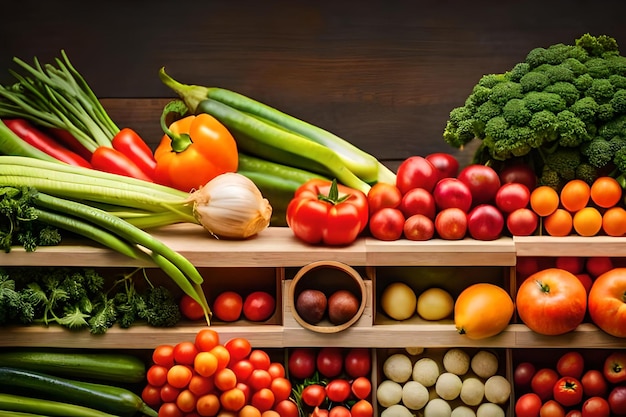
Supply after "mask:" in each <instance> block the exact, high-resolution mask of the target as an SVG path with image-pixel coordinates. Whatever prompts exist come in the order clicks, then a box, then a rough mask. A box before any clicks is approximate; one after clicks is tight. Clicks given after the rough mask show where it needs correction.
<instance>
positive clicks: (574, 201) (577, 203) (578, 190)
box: [560, 179, 591, 213]
mask: <svg viewBox="0 0 626 417" xmlns="http://www.w3.org/2000/svg"><path fill="white" fill-rule="evenodd" d="M590 195H591V187H589V184H587V183H586V182H585V181H583V180H579V179H575V180H570V181H568V182H567V183H565V185H564V186H563V188H562V189H561V195H560V198H561V204H562V205H563V207H565V209H566V210H568V211H569V212H570V213H574V212H577V211H578V210H580V209H582V208H583V207H585V206H586V205H587V203H588V202H589V196H590Z"/></svg>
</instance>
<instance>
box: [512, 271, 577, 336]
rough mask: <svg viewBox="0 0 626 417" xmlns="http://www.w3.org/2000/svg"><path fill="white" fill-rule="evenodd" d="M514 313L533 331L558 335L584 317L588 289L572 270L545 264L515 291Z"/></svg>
mask: <svg viewBox="0 0 626 417" xmlns="http://www.w3.org/2000/svg"><path fill="white" fill-rule="evenodd" d="M516 305H517V313H518V314H519V317H520V319H522V321H523V322H524V323H525V324H526V325H527V326H528V327H529V328H530V329H531V330H533V331H535V332H537V333H539V334H545V335H559V334H563V333H567V332H570V331H572V330H574V329H575V328H576V327H577V326H578V325H579V324H580V323H581V322H582V321H583V319H584V318H585V313H586V311H587V293H586V291H585V287H584V286H583V284H582V283H581V282H580V280H579V279H578V278H576V276H575V275H573V274H572V273H571V272H568V271H565V270H564V269H559V268H547V269H543V270H541V271H539V272H536V273H534V274H532V275H531V276H529V277H528V278H526V280H524V282H523V283H522V285H521V286H520V288H519V290H518V291H517V299H516Z"/></svg>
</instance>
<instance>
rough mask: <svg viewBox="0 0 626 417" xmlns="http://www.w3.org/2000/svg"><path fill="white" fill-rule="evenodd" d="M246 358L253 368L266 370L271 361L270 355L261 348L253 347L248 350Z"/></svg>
mask: <svg viewBox="0 0 626 417" xmlns="http://www.w3.org/2000/svg"><path fill="white" fill-rule="evenodd" d="M248 360H249V361H250V362H251V363H252V365H254V368H255V369H263V370H265V371H267V370H268V369H269V367H270V364H271V363H272V359H271V358H270V355H269V354H268V353H267V352H266V351H264V350H261V349H254V350H253V351H252V352H250V355H249V356H248Z"/></svg>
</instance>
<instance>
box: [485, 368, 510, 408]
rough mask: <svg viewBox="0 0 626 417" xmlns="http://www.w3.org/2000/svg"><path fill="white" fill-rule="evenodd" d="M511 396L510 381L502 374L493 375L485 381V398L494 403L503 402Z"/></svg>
mask: <svg viewBox="0 0 626 417" xmlns="http://www.w3.org/2000/svg"><path fill="white" fill-rule="evenodd" d="M510 396H511V383H510V382H509V381H508V380H507V379H506V378H505V377H503V376H502V375H494V376H492V377H489V379H487V381H485V398H486V399H487V401H489V402H491V403H495V404H503V403H505V402H506V401H508V399H509V397H510Z"/></svg>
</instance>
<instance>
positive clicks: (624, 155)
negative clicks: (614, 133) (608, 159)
mask: <svg viewBox="0 0 626 417" xmlns="http://www.w3.org/2000/svg"><path fill="white" fill-rule="evenodd" d="M613 163H614V164H615V168H617V170H618V171H619V172H620V173H621V174H624V173H626V147H623V148H621V149H619V150H618V151H617V152H615V157H614V158H613Z"/></svg>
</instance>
